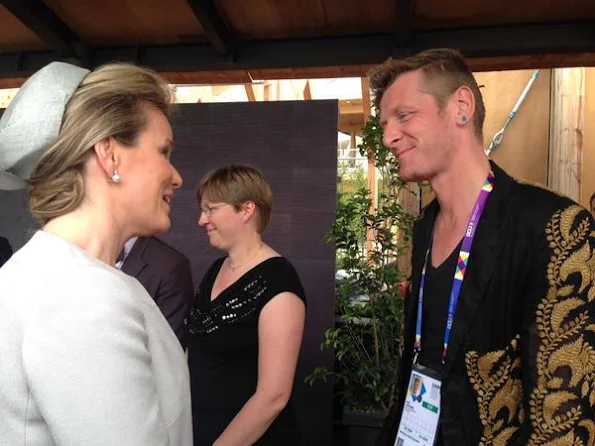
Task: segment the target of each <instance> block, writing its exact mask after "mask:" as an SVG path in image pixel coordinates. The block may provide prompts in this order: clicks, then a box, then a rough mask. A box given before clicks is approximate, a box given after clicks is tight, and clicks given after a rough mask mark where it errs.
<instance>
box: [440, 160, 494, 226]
mask: <svg viewBox="0 0 595 446" xmlns="http://www.w3.org/2000/svg"><path fill="white" fill-rule="evenodd" d="M489 171H490V163H489V161H488V158H487V157H486V156H485V155H484V154H483V153H480V154H479V155H475V154H474V155H473V156H469V157H466V159H459V160H458V161H454V162H452V164H451V165H450V166H449V169H448V170H447V171H444V172H442V173H441V174H439V175H436V176H435V177H434V178H433V179H432V180H431V181H430V185H431V186H432V189H433V190H434V193H435V194H436V199H437V200H438V203H439V204H440V219H441V220H442V222H441V223H442V224H443V225H446V226H452V227H456V226H458V225H460V224H464V225H466V224H467V222H468V219H469V217H470V215H471V213H472V211H473V207H474V206H475V203H476V201H477V197H478V196H479V192H480V190H481V188H482V186H483V183H484V182H485V179H486V177H487V175H488V173H489Z"/></svg>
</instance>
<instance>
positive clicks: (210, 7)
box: [187, 0, 235, 56]
mask: <svg viewBox="0 0 595 446" xmlns="http://www.w3.org/2000/svg"><path fill="white" fill-rule="evenodd" d="M187 2H188V5H189V6H190V8H191V9H192V12H193V13H194V16H195V17H196V19H197V20H198V21H199V22H200V24H201V26H202V28H203V29H204V31H205V34H206V36H207V39H209V41H210V42H211V44H212V45H213V46H214V47H215V49H216V50H217V52H218V53H219V54H220V55H223V56H229V55H232V54H233V52H234V48H235V39H234V37H233V35H232V33H231V32H230V31H229V28H228V26H227V25H226V24H225V21H224V20H223V17H222V16H221V14H220V13H219V11H218V10H217V7H216V6H215V4H214V2H213V0H187Z"/></svg>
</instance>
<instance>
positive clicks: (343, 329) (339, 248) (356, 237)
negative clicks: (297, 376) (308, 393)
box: [306, 116, 414, 445]
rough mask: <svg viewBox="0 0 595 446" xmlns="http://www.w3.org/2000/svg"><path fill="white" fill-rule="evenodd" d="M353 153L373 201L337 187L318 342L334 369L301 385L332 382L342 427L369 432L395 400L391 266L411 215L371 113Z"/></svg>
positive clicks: (399, 279)
mask: <svg viewBox="0 0 595 446" xmlns="http://www.w3.org/2000/svg"><path fill="white" fill-rule="evenodd" d="M358 149H359V151H360V153H361V154H362V155H366V154H367V155H368V156H372V157H373V159H374V161H375V164H376V167H377V168H378V170H379V173H380V181H379V187H378V200H377V204H374V200H373V198H372V197H371V193H370V191H369V190H368V189H367V188H366V187H362V184H361V181H359V186H360V187H357V188H353V187H351V188H347V187H343V188H339V193H338V204H337V215H336V218H335V221H334V223H333V225H332V227H331V228H330V229H329V231H328V233H327V241H328V242H330V243H333V244H334V246H335V248H336V255H337V277H336V287H335V313H336V324H335V327H333V328H329V329H328V330H326V332H325V334H324V339H323V341H322V345H321V348H323V349H327V348H328V349H333V350H334V355H335V369H334V370H329V369H327V368H325V367H317V368H315V369H314V370H313V371H312V372H311V374H310V375H309V376H308V377H307V378H306V382H307V383H309V384H310V385H314V383H315V382H316V381H318V380H327V379H328V378H333V379H334V384H335V389H336V394H337V395H338V396H339V397H340V399H341V401H342V404H343V408H344V409H343V422H344V423H347V424H349V425H351V426H352V427H354V426H355V425H356V424H360V425H362V426H363V427H364V428H368V429H365V430H367V431H371V432H368V433H370V434H371V435H377V432H378V428H379V425H380V422H381V420H382V419H383V417H384V416H385V414H386V412H387V411H388V409H389V407H390V406H391V405H392V403H393V401H394V398H395V396H396V389H395V383H396V378H397V373H398V364H399V358H400V356H401V343H402V338H401V333H402V326H401V324H402V306H403V299H402V296H403V294H404V283H405V272H404V271H401V270H400V269H399V268H398V267H397V264H398V259H399V258H400V257H401V256H403V255H405V254H406V253H407V251H408V249H409V243H410V239H411V233H412V227H413V219H414V218H413V216H412V215H411V214H410V213H409V212H407V211H406V210H405V209H404V207H403V206H402V205H401V203H400V200H399V197H400V196H401V197H402V194H404V193H407V189H406V184H405V183H404V182H403V181H402V180H401V178H400V176H399V166H398V164H397V163H396V162H395V159H394V157H393V155H392V154H391V153H390V152H389V150H388V149H387V148H386V147H384V145H383V144H382V127H381V126H380V124H379V120H378V118H377V117H376V116H373V117H371V118H370V120H369V121H368V122H367V123H366V125H365V127H364V128H363V132H362V143H361V144H360V145H359V146H358ZM356 183H357V182H356ZM349 189H351V190H349ZM352 430H353V429H352ZM362 435H363V436H364V437H366V436H367V434H365V433H364V434H362V433H361V432H360V433H359V434H356V433H355V431H354V432H350V440H349V444H350V445H355V444H371V443H369V441H370V439H369V438H367V439H364V438H363V437H362ZM354 436H359V439H356V438H353V437H354Z"/></svg>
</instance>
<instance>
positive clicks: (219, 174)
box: [196, 164, 273, 234]
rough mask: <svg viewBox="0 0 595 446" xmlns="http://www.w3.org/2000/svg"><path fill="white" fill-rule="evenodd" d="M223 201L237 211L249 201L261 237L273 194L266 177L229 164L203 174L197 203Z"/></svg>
mask: <svg viewBox="0 0 595 446" xmlns="http://www.w3.org/2000/svg"><path fill="white" fill-rule="evenodd" d="M203 198H204V199H206V200H209V201H213V202H224V203H229V204H231V205H233V206H234V207H235V208H236V210H240V208H241V206H242V204H244V203H246V202H247V201H252V202H253V203H254V204H255V205H256V209H257V211H258V212H257V216H258V218H257V226H256V230H257V231H258V233H259V234H262V233H263V232H264V230H265V229H266V227H267V226H268V224H269V222H270V221H271V214H272V212H273V192H272V191H271V187H270V186H269V183H268V182H267V180H266V178H265V177H264V175H263V174H262V172H261V171H260V170H258V169H257V168H255V167H252V166H247V165H242V164H232V165H229V166H223V167H218V168H216V169H213V170H211V171H209V172H207V173H206V174H205V176H203V177H202V179H201V180H200V184H199V185H198V188H197V191H196V199H197V200H198V204H200V203H201V201H202V199H203Z"/></svg>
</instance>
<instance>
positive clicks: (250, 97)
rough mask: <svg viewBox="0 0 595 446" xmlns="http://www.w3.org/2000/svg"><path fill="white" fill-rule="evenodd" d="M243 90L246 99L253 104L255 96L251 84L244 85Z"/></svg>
mask: <svg viewBox="0 0 595 446" xmlns="http://www.w3.org/2000/svg"><path fill="white" fill-rule="evenodd" d="M244 90H246V97H247V98H248V101H250V102H255V101H256V95H255V94H254V87H253V86H252V84H250V83H247V84H244Z"/></svg>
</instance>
